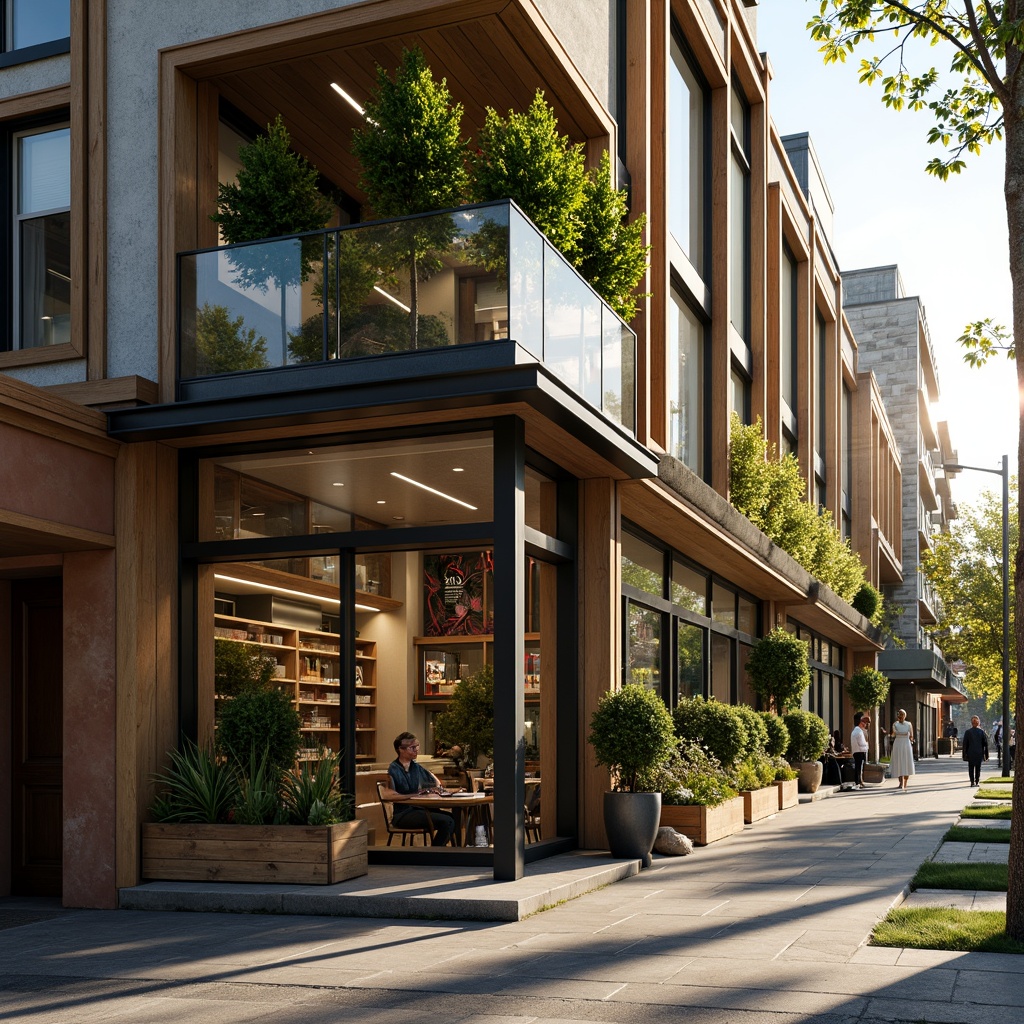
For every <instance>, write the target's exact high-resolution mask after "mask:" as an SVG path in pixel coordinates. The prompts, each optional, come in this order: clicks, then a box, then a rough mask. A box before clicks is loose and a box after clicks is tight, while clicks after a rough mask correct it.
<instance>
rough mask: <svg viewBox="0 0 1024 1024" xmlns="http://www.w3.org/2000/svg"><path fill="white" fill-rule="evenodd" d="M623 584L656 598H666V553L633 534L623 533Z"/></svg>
mask: <svg viewBox="0 0 1024 1024" xmlns="http://www.w3.org/2000/svg"><path fill="white" fill-rule="evenodd" d="M622 582H623V583H624V584H626V585H627V586H630V587H635V588H636V589H637V590H643V591H645V592H646V593H648V594H654V596H655V597H664V595H665V554H664V552H662V551H660V550H659V549H658V548H656V547H654V546H653V545H652V544H647V543H646V542H645V541H642V540H640V538H639V537H634V536H633V534H631V533H623V535H622Z"/></svg>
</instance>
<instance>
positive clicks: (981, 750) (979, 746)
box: [960, 715, 988, 786]
mask: <svg viewBox="0 0 1024 1024" xmlns="http://www.w3.org/2000/svg"><path fill="white" fill-rule="evenodd" d="M960 746H961V748H962V749H963V752H964V753H963V758H964V760H965V761H966V762H967V773H968V775H969V776H970V781H969V782H968V783H967V784H968V785H969V786H977V785H978V782H979V781H980V779H981V762H982V761H987V760H988V737H987V736H986V735H985V730H984V729H982V728H981V719H980V718H978V716H977V715H974V716H973V717H972V718H971V727H970V729H968V730H967V731H966V732H965V733H964V738H963V740H962V742H961V744H960Z"/></svg>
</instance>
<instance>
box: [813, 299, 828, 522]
mask: <svg viewBox="0 0 1024 1024" xmlns="http://www.w3.org/2000/svg"><path fill="white" fill-rule="evenodd" d="M814 329H815V334H816V336H817V344H816V346H815V356H816V362H817V367H816V370H817V373H816V375H815V377H816V387H815V389H814V390H815V395H814V409H815V413H816V416H815V438H814V492H815V493H814V499H815V501H816V502H817V503H818V505H819V507H821V508H824V507H825V506H826V504H827V498H828V495H827V492H826V490H825V446H826V443H827V439H828V433H827V430H828V414H827V399H828V392H827V384H828V374H827V369H826V366H827V359H828V329H827V327H826V325H825V318H824V317H823V316H822V315H821V313H820V312H818V311H815V314H814Z"/></svg>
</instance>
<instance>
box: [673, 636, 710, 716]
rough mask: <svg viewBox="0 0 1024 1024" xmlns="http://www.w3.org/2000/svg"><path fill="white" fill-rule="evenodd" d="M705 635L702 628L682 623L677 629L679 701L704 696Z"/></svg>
mask: <svg viewBox="0 0 1024 1024" xmlns="http://www.w3.org/2000/svg"><path fill="white" fill-rule="evenodd" d="M704 635H705V630H703V629H701V627H700V626H691V625H689V624H688V623H685V622H680V623H679V625H678V627H677V633H676V647H677V651H676V661H677V665H678V674H679V699H682V698H683V697H696V696H703V694H704Z"/></svg>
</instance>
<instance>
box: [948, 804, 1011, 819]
mask: <svg viewBox="0 0 1024 1024" xmlns="http://www.w3.org/2000/svg"><path fill="white" fill-rule="evenodd" d="M1012 816H1013V808H1012V807H997V806H994V805H993V804H969V805H968V806H967V807H965V808H964V809H963V810H962V811H961V812H960V817H961V818H995V819H998V820H1000V821H1004V820H1005V821H1009V820H1010V818H1011V817H1012Z"/></svg>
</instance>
